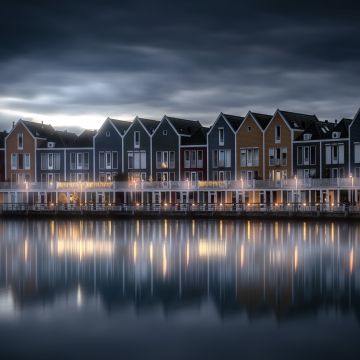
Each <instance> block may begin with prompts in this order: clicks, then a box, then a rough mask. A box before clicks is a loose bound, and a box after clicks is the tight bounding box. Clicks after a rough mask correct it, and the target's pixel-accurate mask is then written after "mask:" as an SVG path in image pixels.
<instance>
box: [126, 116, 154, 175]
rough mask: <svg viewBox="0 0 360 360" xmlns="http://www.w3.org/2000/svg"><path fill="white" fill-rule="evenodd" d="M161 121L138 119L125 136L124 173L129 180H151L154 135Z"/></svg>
mask: <svg viewBox="0 0 360 360" xmlns="http://www.w3.org/2000/svg"><path fill="white" fill-rule="evenodd" d="M159 123H160V121H157V120H149V119H143V118H140V117H136V118H135V120H134V121H133V122H132V124H131V125H130V126H129V128H128V129H127V131H126V133H125V136H124V139H123V141H124V173H125V175H127V177H128V179H129V180H142V181H147V180H149V179H150V178H151V176H152V174H151V159H152V153H151V151H152V134H153V133H154V131H155V129H156V127H157V126H158V125H159Z"/></svg>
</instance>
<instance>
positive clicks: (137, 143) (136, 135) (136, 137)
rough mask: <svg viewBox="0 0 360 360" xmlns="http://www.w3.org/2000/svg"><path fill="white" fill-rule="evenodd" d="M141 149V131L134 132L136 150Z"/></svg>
mask: <svg viewBox="0 0 360 360" xmlns="http://www.w3.org/2000/svg"><path fill="white" fill-rule="evenodd" d="M139 147H140V131H134V148H135V149H137V148H139Z"/></svg>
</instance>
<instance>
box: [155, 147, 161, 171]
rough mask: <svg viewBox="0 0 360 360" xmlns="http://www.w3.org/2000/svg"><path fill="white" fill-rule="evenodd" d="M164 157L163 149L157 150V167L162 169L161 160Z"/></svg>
mask: <svg viewBox="0 0 360 360" xmlns="http://www.w3.org/2000/svg"><path fill="white" fill-rule="evenodd" d="M161 160H162V158H161V151H157V152H156V168H157V169H161V162H162V161H161Z"/></svg>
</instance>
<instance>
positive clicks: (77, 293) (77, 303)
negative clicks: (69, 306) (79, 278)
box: [76, 284, 83, 307]
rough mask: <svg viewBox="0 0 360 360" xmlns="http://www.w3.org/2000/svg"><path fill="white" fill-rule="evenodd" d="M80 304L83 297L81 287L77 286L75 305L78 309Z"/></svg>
mask: <svg viewBox="0 0 360 360" xmlns="http://www.w3.org/2000/svg"><path fill="white" fill-rule="evenodd" d="M82 304H83V296H82V291H81V286H80V284H79V285H78V288H77V291H76V305H77V306H78V307H81V306H82Z"/></svg>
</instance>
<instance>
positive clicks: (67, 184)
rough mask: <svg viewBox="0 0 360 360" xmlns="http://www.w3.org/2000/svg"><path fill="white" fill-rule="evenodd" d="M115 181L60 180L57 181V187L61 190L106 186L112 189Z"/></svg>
mask: <svg viewBox="0 0 360 360" xmlns="http://www.w3.org/2000/svg"><path fill="white" fill-rule="evenodd" d="M112 187H113V183H112V182H111V181H85V182H76V181H60V182H57V183H56V188H57V189H59V190H62V189H78V190H86V189H98V188H106V189H111V188H112Z"/></svg>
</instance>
